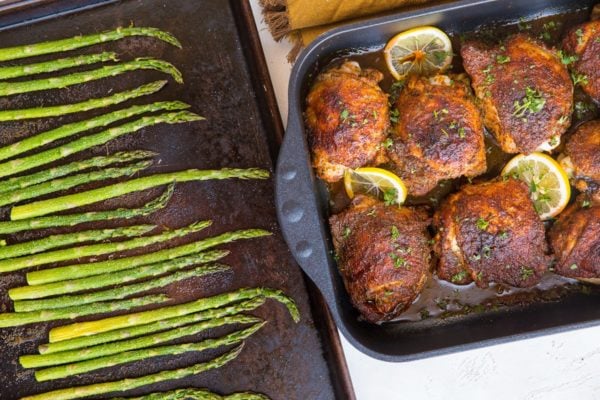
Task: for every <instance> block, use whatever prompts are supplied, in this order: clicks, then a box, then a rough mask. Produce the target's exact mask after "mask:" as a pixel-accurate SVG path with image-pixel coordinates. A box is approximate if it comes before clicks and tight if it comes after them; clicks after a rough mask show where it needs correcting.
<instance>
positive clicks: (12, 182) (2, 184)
mask: <svg viewBox="0 0 600 400" xmlns="http://www.w3.org/2000/svg"><path fill="white" fill-rule="evenodd" d="M155 155H156V153H154V152H152V151H144V150H135V151H123V152H119V153H115V154H113V155H110V156H100V157H92V158H88V159H86V160H81V161H74V162H72V163H70V164H65V165H60V166H58V167H54V168H50V169H46V170H43V171H40V172H36V173H34V174H30V175H25V176H18V177H16V178H10V179H6V180H4V181H0V193H5V192H10V191H12V190H17V189H23V188H26V187H28V186H33V185H36V184H38V183H42V182H46V181H49V180H51V179H55V178H60V177H62V176H65V175H69V174H72V173H73V172H79V171H83V170H86V169H89V168H93V167H106V166H108V165H111V164H117V163H125V162H129V161H138V160H142V159H144V158H151V157H154V156H155Z"/></svg>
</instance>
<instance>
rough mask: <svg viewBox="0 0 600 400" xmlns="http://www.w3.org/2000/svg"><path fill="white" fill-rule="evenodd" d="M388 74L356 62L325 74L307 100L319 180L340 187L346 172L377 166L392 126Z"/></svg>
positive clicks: (318, 80) (313, 157)
mask: <svg viewBox="0 0 600 400" xmlns="http://www.w3.org/2000/svg"><path fill="white" fill-rule="evenodd" d="M382 79H383V74H382V73H381V72H379V71H377V70H375V69H365V70H361V68H360V66H359V65H358V63H356V62H351V61H347V62H345V63H344V64H342V65H341V66H339V67H337V68H334V69H330V70H328V71H326V72H324V73H322V74H320V75H319V76H318V77H317V78H316V81H315V84H314V85H313V87H312V88H311V90H310V93H309V94H308V97H307V99H306V103H307V107H306V113H305V116H306V126H307V130H308V138H309V142H310V146H311V150H312V161H313V166H314V167H315V169H316V171H317V175H318V176H319V178H321V179H323V180H324V181H327V182H336V181H338V180H340V179H341V178H342V177H343V176H344V170H345V169H346V168H347V167H349V168H358V167H361V166H363V165H366V164H369V163H370V164H377V161H376V159H377V157H378V156H379V155H381V154H382V146H381V143H382V142H383V141H384V140H385V138H386V136H387V129H388V127H389V106H388V96H387V95H386V94H385V93H384V92H383V91H382V90H381V88H380V87H379V86H378V85H377V84H378V83H379V81H381V80H382Z"/></svg>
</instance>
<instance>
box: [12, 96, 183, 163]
mask: <svg viewBox="0 0 600 400" xmlns="http://www.w3.org/2000/svg"><path fill="white" fill-rule="evenodd" d="M188 107H189V105H187V104H185V103H182V102H180V101H159V102H156V103H152V104H144V105H140V106H131V107H129V108H125V109H123V110H117V111H113V112H111V113H107V114H102V115H100V116H98V117H94V118H91V119H88V120H84V121H78V122H73V123H71V124H67V125H63V126H60V127H58V128H56V129H52V130H49V131H46V132H42V133H39V134H37V135H34V136H31V137H28V138H26V139H23V140H20V141H18V142H15V143H13V144H9V145H6V146H4V147H0V160H6V159H7V158H11V157H14V156H16V155H19V154H21V153H24V152H26V151H29V150H33V149H36V148H38V147H41V146H45V145H47V144H49V143H52V142H54V141H56V140H58V139H63V138H66V137H69V136H73V135H75V134H77V133H80V132H84V131H87V130H89V129H94V128H98V127H103V126H107V125H110V124H112V123H113V122H116V121H119V120H122V119H126V118H130V117H133V116H135V115H140V114H144V113H151V112H155V111H163V110H164V111H174V110H183V109H186V108H188Z"/></svg>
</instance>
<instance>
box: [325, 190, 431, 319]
mask: <svg viewBox="0 0 600 400" xmlns="http://www.w3.org/2000/svg"><path fill="white" fill-rule="evenodd" d="M329 221H330V224H331V233H332V235H333V244H334V247H335V250H336V254H337V257H338V267H339V270H340V273H341V275H342V278H343V280H344V284H345V286H346V290H347V291H348V293H349V294H350V298H351V300H352V303H353V304H354V306H355V307H356V308H357V309H358V310H359V311H360V313H361V314H362V315H363V317H364V318H365V319H366V320H368V321H370V322H382V321H387V320H390V319H393V318H395V317H397V316H398V315H400V313H402V311H404V310H405V309H406V308H407V307H408V306H409V305H410V304H411V303H412V302H413V301H414V300H415V298H416V297H417V296H418V294H419V293H420V292H421V290H422V289H423V286H424V285H425V282H426V280H427V277H428V274H429V270H430V260H431V249H430V246H429V237H428V233H427V225H428V224H429V218H428V216H427V214H426V213H425V212H424V211H423V210H420V209H416V208H410V207H398V206H386V205H384V203H382V202H380V201H378V200H375V199H373V198H371V197H367V196H362V195H360V196H357V197H355V199H354V200H353V202H352V203H351V204H350V206H349V207H348V208H347V209H346V210H344V211H343V212H341V213H339V214H336V215H334V216H332V217H331V218H330V220H329Z"/></svg>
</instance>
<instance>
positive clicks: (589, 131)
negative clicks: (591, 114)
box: [561, 120, 600, 192]
mask: <svg viewBox="0 0 600 400" xmlns="http://www.w3.org/2000/svg"><path fill="white" fill-rule="evenodd" d="M561 164H562V166H563V167H564V168H565V170H566V171H567V172H568V173H569V174H570V175H571V181H572V183H573V185H574V186H575V187H576V188H577V189H579V190H581V191H587V190H592V191H597V192H600V120H596V121H589V122H586V123H584V124H582V125H580V126H579V127H578V128H577V130H576V131H575V132H574V133H573V135H571V137H570V138H569V140H568V142H567V144H566V145H565V150H564V152H563V154H562V159H561Z"/></svg>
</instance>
